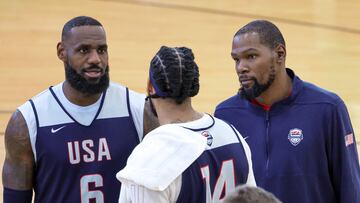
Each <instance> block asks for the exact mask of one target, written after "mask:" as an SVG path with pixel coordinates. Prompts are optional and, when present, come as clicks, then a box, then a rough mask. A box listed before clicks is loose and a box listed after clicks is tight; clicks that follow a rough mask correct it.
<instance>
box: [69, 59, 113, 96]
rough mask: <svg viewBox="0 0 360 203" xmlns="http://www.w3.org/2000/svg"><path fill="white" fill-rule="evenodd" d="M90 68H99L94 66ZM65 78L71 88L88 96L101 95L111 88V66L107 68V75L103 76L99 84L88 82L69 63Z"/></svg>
mask: <svg viewBox="0 0 360 203" xmlns="http://www.w3.org/2000/svg"><path fill="white" fill-rule="evenodd" d="M89 68H99V67H98V66H96V65H94V66H92V67H89ZM65 77H66V80H67V81H68V82H69V84H70V86H71V87H72V88H74V89H76V90H77V91H79V92H81V93H83V94H87V95H94V94H99V93H102V92H104V91H105V90H106V89H107V88H108V87H109V82H110V78H109V66H107V67H106V69H105V74H104V75H103V76H101V78H100V80H99V82H97V83H95V82H93V81H88V80H86V79H85V78H84V77H83V76H82V75H81V74H78V73H77V72H76V71H75V70H74V68H73V67H72V66H71V65H70V64H69V63H66V64H65Z"/></svg>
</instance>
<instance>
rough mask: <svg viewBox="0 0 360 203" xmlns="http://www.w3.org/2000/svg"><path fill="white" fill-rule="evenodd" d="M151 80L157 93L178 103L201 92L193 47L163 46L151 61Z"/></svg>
mask: <svg viewBox="0 0 360 203" xmlns="http://www.w3.org/2000/svg"><path fill="white" fill-rule="evenodd" d="M150 80H151V83H152V85H153V86H154V88H155V90H156V94H157V95H158V96H160V97H163V98H172V99H174V100H175V101H176V103H177V104H181V103H183V101H185V100H186V99H187V98H188V97H193V96H195V95H197V93H198V92H199V88H200V85H199V68H198V66H197V64H196V63H195V57H194V54H193V52H192V50H191V49H189V48H187V47H166V46H162V47H161V48H160V50H159V51H158V52H157V53H156V55H155V56H154V57H153V59H152V60H151V63H150Z"/></svg>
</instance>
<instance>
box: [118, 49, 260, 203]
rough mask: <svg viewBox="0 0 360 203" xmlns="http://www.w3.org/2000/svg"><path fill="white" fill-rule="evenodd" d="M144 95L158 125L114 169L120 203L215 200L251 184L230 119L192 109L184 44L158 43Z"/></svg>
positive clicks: (192, 77) (191, 68)
mask: <svg viewBox="0 0 360 203" xmlns="http://www.w3.org/2000/svg"><path fill="white" fill-rule="evenodd" d="M149 75H150V76H149V78H150V79H149V82H148V95H149V96H148V99H149V101H151V102H150V104H152V107H153V111H154V112H155V113H154V114H155V115H157V116H158V118H159V123H160V125H161V126H160V127H159V128H156V129H155V130H153V131H151V132H150V133H148V134H147V135H146V137H145V138H144V140H143V142H142V143H140V145H138V146H137V147H136V148H135V149H134V151H133V152H132V154H131V155H130V157H129V159H128V161H127V165H126V167H125V168H124V169H122V170H121V171H120V172H119V173H118V174H117V178H118V179H119V180H120V181H121V182H122V188H121V192H120V197H119V202H120V203H127V202H129V203H130V202H131V203H170V202H177V203H210V202H211V203H217V202H220V201H221V200H222V199H223V198H224V196H225V195H226V194H227V193H229V192H231V191H233V190H235V186H236V185H239V184H245V183H248V184H250V185H253V186H254V185H256V184H255V180H254V176H253V171H252V163H251V154H250V149H249V147H248V146H247V144H246V142H245V141H244V139H243V138H242V137H241V135H240V134H239V133H238V132H237V131H236V130H235V129H234V128H233V127H232V126H230V125H229V124H227V123H225V122H223V121H221V120H219V119H216V118H214V117H212V116H210V115H209V114H204V113H200V112H198V111H196V110H195V109H193V107H192V105H191V97H193V96H195V95H197V93H198V91H199V70H198V66H197V65H196V63H195V61H194V55H193V53H192V51H191V50H190V49H188V48H186V47H176V48H170V47H165V46H163V47H161V49H160V50H159V52H158V53H157V54H156V55H155V57H154V58H153V59H152V61H151V65H150V74H149Z"/></svg>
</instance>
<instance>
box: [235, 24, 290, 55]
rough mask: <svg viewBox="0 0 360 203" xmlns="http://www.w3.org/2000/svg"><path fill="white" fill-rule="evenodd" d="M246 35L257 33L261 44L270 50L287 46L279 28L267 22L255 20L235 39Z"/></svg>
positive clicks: (240, 31)
mask: <svg viewBox="0 0 360 203" xmlns="http://www.w3.org/2000/svg"><path fill="white" fill-rule="evenodd" d="M246 33H257V34H258V35H259V39H260V43H261V44H263V45H266V46H267V47H269V48H270V49H274V48H275V47H276V46H277V45H279V44H282V45H284V46H285V40H284V37H283V35H282V34H281V32H280V30H279V28H278V27H276V25H275V24H273V23H272V22H270V21H267V20H255V21H252V22H250V23H248V24H246V25H245V26H244V27H242V28H240V29H239V30H238V31H237V32H236V33H235V35H234V37H236V36H239V35H243V34H246Z"/></svg>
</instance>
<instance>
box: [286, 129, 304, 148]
mask: <svg viewBox="0 0 360 203" xmlns="http://www.w3.org/2000/svg"><path fill="white" fill-rule="evenodd" d="M288 139H289V141H290V143H291V144H292V145H294V146H296V145H298V144H299V143H300V142H301V140H303V139H304V135H303V133H302V130H301V129H299V128H293V129H291V130H290V131H289V134H288Z"/></svg>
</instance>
